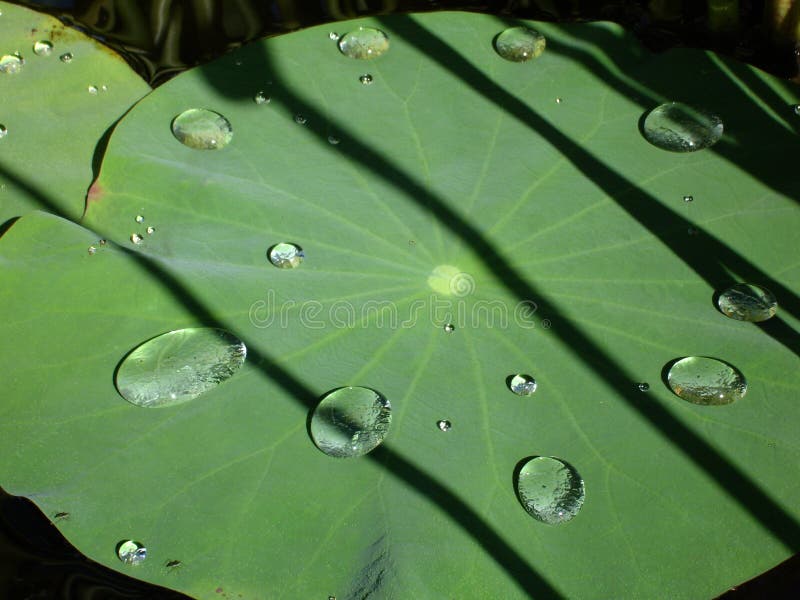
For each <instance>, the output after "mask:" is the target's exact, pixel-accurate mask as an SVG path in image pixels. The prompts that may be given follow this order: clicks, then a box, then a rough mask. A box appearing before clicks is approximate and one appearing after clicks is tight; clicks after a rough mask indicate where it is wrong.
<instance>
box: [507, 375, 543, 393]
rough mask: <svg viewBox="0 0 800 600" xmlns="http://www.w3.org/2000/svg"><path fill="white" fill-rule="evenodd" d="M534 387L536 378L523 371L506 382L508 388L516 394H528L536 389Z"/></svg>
mask: <svg viewBox="0 0 800 600" xmlns="http://www.w3.org/2000/svg"><path fill="white" fill-rule="evenodd" d="M536 388H537V384H536V380H535V379H534V378H533V377H531V376H530V375H525V374H524V373H517V374H516V375H514V376H513V377H512V378H511V381H509V382H508V389H510V390H511V391H512V392H514V393H515V394H516V395H517V396H530V395H531V394H533V392H535V391H536Z"/></svg>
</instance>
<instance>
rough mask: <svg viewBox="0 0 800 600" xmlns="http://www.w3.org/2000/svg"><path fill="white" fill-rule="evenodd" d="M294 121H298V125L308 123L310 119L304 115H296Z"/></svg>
mask: <svg viewBox="0 0 800 600" xmlns="http://www.w3.org/2000/svg"><path fill="white" fill-rule="evenodd" d="M294 122H295V123H297V124H298V125H305V124H306V123H308V119H306V118H305V117H304V116H303V115H295V116H294Z"/></svg>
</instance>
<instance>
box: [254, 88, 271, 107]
mask: <svg viewBox="0 0 800 600" xmlns="http://www.w3.org/2000/svg"><path fill="white" fill-rule="evenodd" d="M253 101H254V102H255V103H256V104H269V101H270V97H269V96H267V95H266V94H265V93H264V92H263V91H259V92H256V95H255V96H253Z"/></svg>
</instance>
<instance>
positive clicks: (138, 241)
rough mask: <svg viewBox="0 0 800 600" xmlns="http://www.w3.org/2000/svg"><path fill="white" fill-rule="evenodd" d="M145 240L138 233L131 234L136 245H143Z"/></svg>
mask: <svg viewBox="0 0 800 600" xmlns="http://www.w3.org/2000/svg"><path fill="white" fill-rule="evenodd" d="M143 239H144V238H143V237H142V236H141V235H139V234H138V233H132V234H131V241H132V242H133V243H134V244H141V243H142V240H143Z"/></svg>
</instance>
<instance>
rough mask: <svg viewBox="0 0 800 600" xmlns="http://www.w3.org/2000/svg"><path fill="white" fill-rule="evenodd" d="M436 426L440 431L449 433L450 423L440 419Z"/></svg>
mask: <svg viewBox="0 0 800 600" xmlns="http://www.w3.org/2000/svg"><path fill="white" fill-rule="evenodd" d="M436 426H437V427H438V428H439V429H441V430H442V431H450V428H451V427H452V425H451V423H450V421H448V420H447V419H442V420H441V421H437V422H436Z"/></svg>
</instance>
